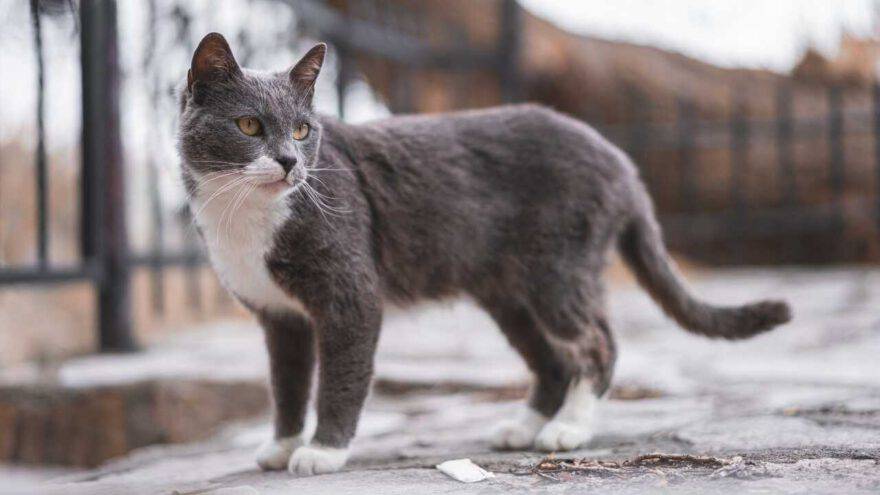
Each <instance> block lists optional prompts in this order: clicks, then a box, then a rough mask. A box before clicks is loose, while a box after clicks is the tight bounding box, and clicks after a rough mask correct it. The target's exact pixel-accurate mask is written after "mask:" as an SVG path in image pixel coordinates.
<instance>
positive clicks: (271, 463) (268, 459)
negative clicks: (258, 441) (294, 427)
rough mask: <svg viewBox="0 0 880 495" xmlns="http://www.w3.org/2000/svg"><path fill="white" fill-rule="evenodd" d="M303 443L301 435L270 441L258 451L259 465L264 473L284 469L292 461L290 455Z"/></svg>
mask: <svg viewBox="0 0 880 495" xmlns="http://www.w3.org/2000/svg"><path fill="white" fill-rule="evenodd" d="M303 443H304V442H303V441H302V438H301V437H300V436H299V435H297V436H295V437H285V438H273V439H271V440H268V441H266V442H265V443H264V444H263V445H260V448H259V449H257V465H258V466H260V469H262V470H263V471H278V470H281V469H284V468H286V467H287V461H289V460H290V454H292V453H293V451H294V450H296V449H297V448H298V447H300V446H301V445H302V444H303Z"/></svg>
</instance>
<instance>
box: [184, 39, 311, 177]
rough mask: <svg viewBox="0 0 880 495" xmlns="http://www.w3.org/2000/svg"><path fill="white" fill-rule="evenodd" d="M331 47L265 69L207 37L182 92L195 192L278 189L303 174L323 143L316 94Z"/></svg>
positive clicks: (187, 162) (187, 169)
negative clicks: (244, 64) (241, 61)
mask: <svg viewBox="0 0 880 495" xmlns="http://www.w3.org/2000/svg"><path fill="white" fill-rule="evenodd" d="M326 51H327V47H326V45H324V44H319V45H316V46H315V47H314V48H312V49H311V50H309V52H308V53H306V55H305V56H304V57H303V58H302V59H301V60H300V61H299V62H297V63H296V64H295V65H294V66H293V68H291V69H289V70H285V71H283V72H280V73H267V72H258V71H253V70H248V69H242V68H241V67H239V66H238V63H237V62H236V61H235V57H233V55H232V50H230V48H229V44H228V43H226V40H225V39H224V38H223V36H222V35H220V34H217V33H211V34H208V35H207V36H205V37H204V39H202V41H201V43H199V46H198V48H196V51H195V54H194V55H193V59H192V67H191V68H190V70H189V73H188V74H187V80H186V86H185V88H183V89H182V91H181V94H180V127H179V131H178V132H179V134H178V147H179V150H180V155H181V158H182V159H183V168H184V170H183V172H184V178H185V180H186V182H187V188H188V189H189V192H190V193H191V194H196V193H198V192H204V190H205V189H206V190H208V191H211V190H215V189H217V187H218V185H219V184H232V182H233V181H234V182H235V184H236V185H239V186H241V185H246V184H251V185H253V186H254V189H256V190H259V191H262V192H265V193H267V194H281V193H284V192H287V191H290V190H292V189H294V188H296V187H297V186H298V185H299V183H301V182H302V181H304V180H305V179H306V177H307V173H308V169H310V168H313V167H314V166H315V161H316V159H317V156H318V149H319V147H320V144H321V126H320V124H319V122H318V121H317V119H316V117H315V114H314V111H313V108H312V97H313V95H314V89H315V80H316V79H317V77H318V73H319V72H320V70H321V65H322V64H323V62H324V54H325V53H326ZM233 187H235V186H230V188H233Z"/></svg>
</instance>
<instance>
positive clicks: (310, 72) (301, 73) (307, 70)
mask: <svg viewBox="0 0 880 495" xmlns="http://www.w3.org/2000/svg"><path fill="white" fill-rule="evenodd" d="M326 53H327V45H325V44H324V43H318V44H317V45H315V46H314V47H312V49H311V50H309V52H308V53H306V54H305V56H303V58H302V59H300V61H299V62H297V63H296V65H294V66H293V68H292V69H290V82H291V83H293V87H294V88H296V90H297V92H299V93H300V94H301V95H302V96H303V97H305V98H306V99H311V98H312V95H313V94H314V92H315V81H316V80H317V79H318V74H320V72H321V66H322V65H324V55H325V54H326Z"/></svg>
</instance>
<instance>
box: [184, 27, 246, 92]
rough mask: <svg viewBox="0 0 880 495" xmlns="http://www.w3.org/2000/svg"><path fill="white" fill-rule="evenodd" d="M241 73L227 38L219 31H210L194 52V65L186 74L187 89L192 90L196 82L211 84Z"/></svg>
mask: <svg viewBox="0 0 880 495" xmlns="http://www.w3.org/2000/svg"><path fill="white" fill-rule="evenodd" d="M239 75H241V68H239V67H238V63H237V62H236V61H235V57H233V56H232V50H231V49H230V48H229V43H227V42H226V38H224V37H223V35H222V34H219V33H209V34H208V35H206V36H205V37H204V38H202V41H201V43H199V46H198V48H196V51H195V53H194V54H193V58H192V66H191V67H190V69H189V73H188V74H187V76H186V89H187V90H188V91H192V90H193V86H194V85H196V83H202V84H210V83H213V82H219V81H226V80H229V79H232V78H235V77H238V76H239Z"/></svg>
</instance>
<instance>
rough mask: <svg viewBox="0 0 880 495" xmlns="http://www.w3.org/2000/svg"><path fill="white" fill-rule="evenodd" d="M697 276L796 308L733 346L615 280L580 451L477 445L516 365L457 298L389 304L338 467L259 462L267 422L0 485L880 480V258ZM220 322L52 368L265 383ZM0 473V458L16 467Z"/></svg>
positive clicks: (143, 488)
mask: <svg viewBox="0 0 880 495" xmlns="http://www.w3.org/2000/svg"><path fill="white" fill-rule="evenodd" d="M692 278H694V279H695V280H693V285H694V287H695V289H696V291H697V292H698V293H699V294H701V295H702V296H703V297H705V298H707V299H709V300H712V301H718V302H727V303H733V302H742V301H745V300H748V299H751V298H757V297H765V296H774V297H778V296H784V297H786V298H788V299H789V300H790V301H791V302H792V304H793V307H794V314H795V320H794V322H793V323H791V324H789V325H788V326H786V327H783V328H781V329H779V330H777V331H775V332H772V333H770V334H766V335H762V336H759V337H757V338H755V339H752V340H749V341H746V342H738V343H729V342H717V341H709V340H706V339H703V338H699V337H695V336H691V335H689V334H686V333H685V332H683V331H681V330H679V329H678V328H676V327H675V325H674V324H672V323H671V322H669V321H668V320H666V319H665V318H664V317H663V316H662V315H661V314H660V312H659V311H658V310H657V308H656V307H655V306H654V305H653V303H651V302H650V301H649V300H648V298H647V297H646V296H645V295H644V294H643V293H642V292H641V291H639V290H638V289H636V288H634V287H625V288H619V289H615V290H613V291H612V294H611V308H612V309H611V313H612V322H613V326H614V329H615V332H616V334H617V336H618V340H619V347H620V360H619V363H618V368H617V373H616V377H615V380H614V383H615V388H614V389H613V391H612V394H611V398H610V399H609V400H607V401H603V403H602V404H601V405H600V408H599V415H598V418H597V423H596V434H595V437H594V439H593V441H591V442H590V443H589V444H588V445H587V446H586V447H585V448H583V449H581V450H579V451H576V452H571V453H566V454H564V455H557V456H555V457H551V458H550V459H549V460H544V458H545V456H544V455H542V454H540V453H535V452H509V453H496V452H492V451H491V450H490V449H489V448H488V444H487V442H486V440H485V437H486V435H487V433H488V431H489V430H490V429H491V427H492V425H493V424H494V423H495V422H496V421H497V420H499V419H500V418H503V417H505V416H507V415H509V414H510V413H511V411H512V410H513V408H514V406H515V400H516V398H517V397H520V396H522V394H523V393H524V385H525V383H526V374H525V370H524V368H523V366H522V365H521V363H520V362H519V361H518V358H517V357H516V356H515V355H514V354H513V353H512V351H510V349H509V348H508V347H507V344H506V343H505V342H504V339H503V338H502V337H501V335H500V334H499V333H498V332H497V330H495V329H494V328H493V325H492V324H491V322H490V321H489V320H488V319H487V318H486V316H485V315H483V314H482V313H480V312H479V311H477V310H476V309H474V308H473V306H471V305H469V304H468V303H466V302H463V303H455V304H452V305H451V306H446V307H429V308H423V309H421V310H419V311H417V312H415V313H408V314H396V315H392V316H391V317H389V318H388V323H387V325H386V329H385V331H384V333H383V337H382V341H381V353H380V356H379V358H378V362H377V383H376V387H375V389H374V392H373V395H372V396H371V398H370V400H369V402H368V406H367V409H366V411H365V414H364V417H363V420H362V424H361V427H360V432H359V436H358V438H357V440H356V442H355V444H354V450H353V457H352V460H351V461H350V463H349V465H348V466H347V468H346V469H345V471H343V472H341V473H336V474H331V475H324V476H316V477H311V478H295V477H292V476H290V475H288V474H286V473H261V472H259V471H258V470H257V469H256V466H255V464H254V461H253V450H254V449H255V447H256V445H257V444H258V443H259V442H260V441H261V440H262V439H263V438H264V437H265V436H266V435H268V431H269V430H268V427H267V423H266V419H263V420H261V421H258V422H245V423H239V424H235V425H232V426H230V427H229V428H227V429H226V430H224V431H223V432H222V433H221V434H219V435H217V436H216V437H215V438H212V439H211V440H208V441H204V442H200V443H191V444H182V445H173V446H154V447H149V448H144V449H141V450H138V451H135V452H134V453H132V454H130V455H128V456H126V457H123V458H120V459H118V460H116V461H112V462H110V463H108V464H105V465H104V466H103V467H101V468H99V469H96V470H93V471H86V472H75V473H72V474H67V475H65V476H61V477H54V478H52V479H51V480H49V481H44V482H42V483H41V485H40V486H39V488H38V489H36V488H33V487H30V488H28V487H25V486H24V485H23V483H22V482H20V483H19V484H18V485H17V486H16V485H11V486H16V488H14V489H13V490H17V491H32V490H38V491H39V492H40V493H46V494H54V493H58V494H61V493H64V494H70V493H90V494H91V493H99V494H100V493H122V492H124V493H130V494H134V493H179V494H196V493H214V494H238V493H241V494H245V493H276V492H277V493H282V492H283V493H287V492H297V493H357V494H359V495H360V494H365V493H382V494H395V493H418V494H419V495H428V494H434V493H459V492H462V493H472V492H473V493H508V492H526V493H545V492H546V493H585V492H597V493H599V492H601V493H605V492H608V491H613V492H615V493H618V492H619V493H636V492H638V493H645V492H647V493H652V492H657V493H664V492H668V491H669V490H670V489H671V488H674V489H675V491H677V492H682V493H743V492H745V493H752V492H754V493H757V492H771V493H847V494H849V493H877V492H878V491H880V465H878V461H880V364H878V359H880V270H877V269H863V268H858V269H846V270H843V269H835V270H813V269H811V270H796V269H790V270H774V271H759V270H754V271H728V272H723V271H717V272H716V271H713V272H707V273H702V274H698V275H697V276H695V277H692ZM216 327H217V328H214V329H211V330H209V331H202V332H198V333H195V334H192V335H188V336H185V337H181V338H180V339H178V340H177V341H176V342H174V343H173V345H169V347H167V348H164V349H163V350H162V351H156V350H153V351H151V352H148V353H146V354H144V355H139V356H129V357H125V358H115V359H118V360H119V361H117V362H108V361H103V360H94V361H89V360H83V361H81V362H79V363H78V364H77V363H72V364H71V365H70V366H68V367H67V368H66V369H63V370H62V372H61V375H62V376H63V377H65V379H66V380H69V381H73V382H77V381H79V382H90V381H102V380H104V381H106V380H111V381H112V380H129V379H133V378H137V377H138V376H140V375H144V374H147V375H149V374H155V373H156V372H157V371H156V368H157V367H158V368H159V369H160V370H161V371H160V372H161V373H166V374H168V376H181V375H182V376H192V375H199V374H203V375H205V376H209V377H214V378H218V379H219V378H235V379H240V378H243V377H244V378H247V377H250V379H253V380H258V379H260V380H261V379H263V378H262V375H261V373H262V370H264V369H265V358H264V357H263V353H262V349H261V345H262V344H261V337H260V334H259V332H258V331H256V330H255V329H254V327H253V325H251V324H245V323H242V324H238V323H236V324H233V323H230V324H224V325H217V326H216ZM157 361H158V362H159V363H160V365H158V366H157V365H156V362H157ZM230 400H234V397H230ZM312 422H313V421H312ZM649 454H660V455H653V456H652V455H649ZM462 457H469V458H471V459H472V460H473V461H474V462H476V463H477V464H479V465H481V466H483V467H484V468H486V469H488V470H490V471H493V472H494V473H496V477H495V478H494V479H491V480H487V481H483V482H479V483H476V484H472V485H466V484H462V483H460V482H457V481H453V480H451V479H450V478H447V477H446V476H445V475H443V474H441V473H440V472H438V471H437V470H436V469H434V468H433V466H434V465H436V464H438V463H440V462H442V461H444V460H449V459H456V458H462ZM10 473H11V471H4V470H2V469H0V477H4V476H5V475H10V476H11V478H10V479H19V480H22V479H25V478H24V477H23V476H22V475H21V474H20V473H18V474H17V475H15V476H13V475H11V474H10ZM16 476H18V478H16ZM7 486H9V485H7ZM7 489H9V488H7ZM3 490H4V487H3V485H0V492H2V491H3Z"/></svg>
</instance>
